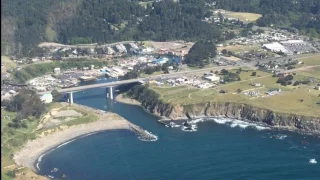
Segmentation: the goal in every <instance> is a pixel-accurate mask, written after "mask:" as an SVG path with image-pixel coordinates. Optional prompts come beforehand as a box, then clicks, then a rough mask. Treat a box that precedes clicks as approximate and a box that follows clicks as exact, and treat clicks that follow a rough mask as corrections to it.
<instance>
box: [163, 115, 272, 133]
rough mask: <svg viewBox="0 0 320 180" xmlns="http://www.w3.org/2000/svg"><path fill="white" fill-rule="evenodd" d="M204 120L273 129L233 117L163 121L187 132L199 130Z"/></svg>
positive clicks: (231, 125) (242, 126)
mask: <svg viewBox="0 0 320 180" xmlns="http://www.w3.org/2000/svg"><path fill="white" fill-rule="evenodd" d="M202 122H215V123H216V124H222V125H228V126H229V127H231V128H241V129H247V128H252V129H255V130H258V131H262V130H270V129H271V128H270V127H268V126H266V125H264V124H261V123H253V122H247V121H242V120H238V119H231V118H196V119H192V120H172V121H170V122H169V123H168V124H166V123H164V121H162V123H164V124H165V126H166V127H171V128H178V127H181V130H182V131H187V132H195V131H197V130H198V123H202Z"/></svg>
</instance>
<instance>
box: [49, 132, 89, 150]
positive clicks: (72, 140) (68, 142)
mask: <svg viewBox="0 0 320 180" xmlns="http://www.w3.org/2000/svg"><path fill="white" fill-rule="evenodd" d="M85 136H87V135H85ZM82 137H84V136H82ZM74 140H76V139H72V140H70V141H67V142H65V143H63V144H60V145H59V146H58V147H57V148H55V149H58V148H60V147H62V146H64V145H67V144H69V143H71V142H72V141H74Z"/></svg>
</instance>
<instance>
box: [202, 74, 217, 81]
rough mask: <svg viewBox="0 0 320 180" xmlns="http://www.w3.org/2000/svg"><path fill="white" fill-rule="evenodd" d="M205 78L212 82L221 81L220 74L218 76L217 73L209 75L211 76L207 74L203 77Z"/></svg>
mask: <svg viewBox="0 0 320 180" xmlns="http://www.w3.org/2000/svg"><path fill="white" fill-rule="evenodd" d="M203 78H204V79H205V80H208V81H210V82H219V81H220V76H217V75H215V74H213V75H209V76H205V77H203Z"/></svg>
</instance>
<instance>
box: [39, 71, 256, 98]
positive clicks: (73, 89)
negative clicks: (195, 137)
mask: <svg viewBox="0 0 320 180" xmlns="http://www.w3.org/2000/svg"><path fill="white" fill-rule="evenodd" d="M234 68H240V66H219V67H211V68H203V69H196V70H189V71H180V72H173V73H170V74H160V75H155V76H149V77H145V78H137V79H129V80H122V81H115V82H107V83H100V84H92V85H85V86H77V87H71V88H65V89H58V90H57V91H58V92H59V93H67V92H76V91H82V90H85V89H93V88H101V87H110V86H117V85H121V84H129V83H134V82H139V81H145V80H155V79H159V78H161V79H167V78H173V77H177V76H180V75H188V74H193V73H199V72H208V71H211V70H213V71H216V70H222V69H234ZM242 68H243V67H242ZM251 68H253V67H251ZM48 93H51V91H46V92H38V94H48Z"/></svg>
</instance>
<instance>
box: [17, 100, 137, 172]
mask: <svg viewBox="0 0 320 180" xmlns="http://www.w3.org/2000/svg"><path fill="white" fill-rule="evenodd" d="M74 106H77V107H80V108H82V109H85V110H90V111H91V112H95V113H96V114H98V115H99V119H98V120H97V121H95V122H92V123H87V124H80V125H74V126H70V127H64V128H63V130H61V131H57V132H54V133H52V134H49V135H46V136H40V137H38V138H37V139H35V140H32V141H28V142H27V143H26V144H25V145H24V146H23V148H22V149H21V150H20V151H18V152H16V153H15V154H14V157H13V159H14V161H15V162H16V164H17V165H18V166H24V167H28V168H30V169H32V170H33V171H37V170H38V169H37V168H36V167H35V166H34V165H35V163H36V162H37V160H38V158H39V157H40V156H41V155H42V154H44V153H46V152H47V151H49V150H51V149H53V148H55V147H57V146H59V145H60V144H62V143H65V142H67V141H69V140H72V139H74V138H77V137H80V136H83V135H86V134H90V133H94V132H99V131H105V130H117V129H127V130H132V129H133V128H138V129H139V130H140V129H141V128H139V127H138V126H136V125H134V124H132V123H130V122H129V121H127V120H125V119H124V118H122V117H121V116H119V115H117V114H114V113H110V112H104V111H101V110H96V109H93V108H90V107H86V106H81V105H76V104H74Z"/></svg>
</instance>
